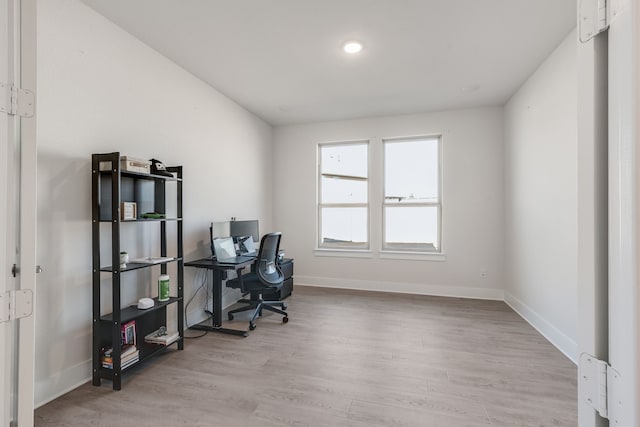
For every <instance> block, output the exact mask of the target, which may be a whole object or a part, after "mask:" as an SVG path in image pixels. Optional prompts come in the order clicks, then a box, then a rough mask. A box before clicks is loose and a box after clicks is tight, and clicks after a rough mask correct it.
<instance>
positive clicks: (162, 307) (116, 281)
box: [91, 152, 184, 390]
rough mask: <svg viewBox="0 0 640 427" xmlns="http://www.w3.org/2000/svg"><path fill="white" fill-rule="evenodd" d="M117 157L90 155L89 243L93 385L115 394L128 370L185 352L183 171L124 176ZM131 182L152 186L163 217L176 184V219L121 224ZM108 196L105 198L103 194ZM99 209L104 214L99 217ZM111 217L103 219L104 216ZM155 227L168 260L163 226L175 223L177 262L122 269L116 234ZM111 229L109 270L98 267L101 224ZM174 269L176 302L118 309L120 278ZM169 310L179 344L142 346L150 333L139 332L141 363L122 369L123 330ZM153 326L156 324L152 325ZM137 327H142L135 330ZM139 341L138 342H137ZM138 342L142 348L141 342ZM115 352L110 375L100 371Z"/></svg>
mask: <svg viewBox="0 0 640 427" xmlns="http://www.w3.org/2000/svg"><path fill="white" fill-rule="evenodd" d="M120 157H121V155H120V153H119V152H113V153H104V154H93V155H92V159H91V169H92V242H93V247H92V249H93V256H92V263H93V273H92V282H93V303H92V311H93V350H92V356H93V372H92V383H93V385H96V386H99V385H100V384H101V380H102V379H108V380H111V381H112V383H113V389H114V390H120V389H121V387H122V373H123V372H125V371H127V370H128V369H129V368H132V367H134V366H139V365H140V363H141V362H143V361H144V360H146V359H148V358H149V357H152V356H154V355H155V354H157V353H159V352H161V351H164V350H166V349H167V347H170V346H172V345H173V344H176V345H177V347H178V350H183V349H184V260H183V256H184V246H183V242H182V239H183V221H182V166H175V167H169V168H167V170H168V171H169V172H171V173H173V174H174V176H173V177H169V176H161V175H153V174H145V173H139V172H132V171H125V170H122V169H121V167H120ZM103 162H108V163H110V165H111V168H110V170H105V171H101V170H100V165H101V163H103ZM123 177H126V178H127V179H128V180H129V181H131V180H133V181H134V182H147V181H150V182H151V183H152V184H151V185H153V197H154V199H153V205H154V206H153V207H154V208H155V209H154V212H160V213H165V212H166V191H165V190H166V186H165V184H166V182H170V181H173V182H176V183H177V184H176V185H177V192H176V193H177V194H176V199H177V200H176V202H177V215H176V218H151V219H141V218H139V219H136V220H127V221H123V220H121V219H120V201H121V200H122V199H121V195H122V193H121V183H122V178H123ZM103 192H106V194H107V195H106V196H105V195H104V194H103ZM101 204H102V205H103V206H102V208H103V209H102V212H101ZM107 215H108V216H109V217H108V218H106V216H107ZM140 222H157V223H159V224H160V256H161V257H166V256H167V222H175V223H176V239H177V242H176V243H177V244H176V246H177V256H176V257H175V258H174V259H172V260H167V261H164V262H161V263H155V264H146V263H145V264H142V263H128V264H127V267H126V268H121V267H120V231H121V228H120V227H121V224H122V223H140ZM104 223H110V224H111V227H110V228H111V233H110V238H111V265H110V266H108V267H101V266H100V265H101V263H100V239H101V234H102V232H101V224H104ZM174 262H175V263H177V276H178V277H177V282H176V283H177V296H175V297H172V298H170V299H169V301H165V302H159V301H157V298H156V299H155V305H154V307H152V308H150V309H146V310H139V309H138V308H137V307H135V306H130V307H122V300H121V283H120V275H121V273H125V272H127V271H132V270H138V269H142V268H149V267H155V266H159V267H160V272H161V274H167V264H169V263H174ZM101 273H108V274H110V276H111V288H112V289H111V291H112V292H111V294H112V296H111V307H112V312H111V313H109V314H107V315H101V314H100V308H101V301H102V298H101V289H100V281H101V280H100V279H101ZM171 304H177V323H178V325H177V326H178V332H179V335H180V336H179V338H178V340H177V341H175V342H174V343H172V344H170V345H169V346H164V345H157V344H150V343H144V342H143V341H144V334H146V333H149V332H151V331H148V330H147V329H146V328H145V325H144V323H143V324H142V325H141V326H142V327H140V328H137V331H136V333H137V334H138V350H140V360H139V361H138V362H136V363H134V364H133V365H131V366H129V367H127V368H125V369H122V366H121V362H120V356H121V354H122V345H121V325H122V324H124V323H126V322H129V321H131V320H134V319H140V321H141V322H144V320H145V318H146V319H156V318H157V316H164V317H165V318H166V308H167V306H169V305H171ZM156 321H157V320H156ZM137 326H140V325H137ZM140 337H142V340H140ZM141 341H142V342H141ZM107 343H108V345H109V346H111V347H112V348H113V353H112V355H113V369H107V368H103V367H102V360H101V359H102V354H103V352H104V349H105V344H107Z"/></svg>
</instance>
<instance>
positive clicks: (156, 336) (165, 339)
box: [144, 327, 180, 345]
mask: <svg viewBox="0 0 640 427" xmlns="http://www.w3.org/2000/svg"><path fill="white" fill-rule="evenodd" d="M178 338H180V334H179V333H178V331H176V332H166V328H164V327H162V328H160V329H158V330H157V331H154V332H151V333H150V334H149V335H147V336H146V337H144V341H145V342H148V343H151V344H161V345H169V344H171V343H174V342H176V341H177V340H178Z"/></svg>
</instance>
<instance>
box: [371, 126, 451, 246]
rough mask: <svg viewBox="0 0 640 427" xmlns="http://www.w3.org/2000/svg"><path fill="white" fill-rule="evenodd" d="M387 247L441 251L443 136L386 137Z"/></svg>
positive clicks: (384, 206)
mask: <svg viewBox="0 0 640 427" xmlns="http://www.w3.org/2000/svg"><path fill="white" fill-rule="evenodd" d="M383 156H384V200H383V244H382V248H383V250H389V251H414V252H440V251H441V246H440V222H441V216H442V203H441V194H440V137H431V136H430V137H419V138H403V139H387V140H383Z"/></svg>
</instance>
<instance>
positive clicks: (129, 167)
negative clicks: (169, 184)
mask: <svg viewBox="0 0 640 427" xmlns="http://www.w3.org/2000/svg"><path fill="white" fill-rule="evenodd" d="M100 170H101V171H108V170H111V162H100ZM120 170H121V171H126V172H139V173H151V162H150V161H148V160H142V159H136V158H134V157H128V156H120Z"/></svg>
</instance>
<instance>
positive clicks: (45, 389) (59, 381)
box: [34, 359, 91, 409]
mask: <svg viewBox="0 0 640 427" xmlns="http://www.w3.org/2000/svg"><path fill="white" fill-rule="evenodd" d="M89 381H91V359H89V360H85V361H82V362H80V363H78V364H75V365H73V366H70V367H68V368H66V369H64V370H62V371H58V372H56V373H55V375H52V376H49V377H47V378H46V379H44V380H41V381H37V382H36V394H37V396H36V403H35V406H34V409H37V408H39V407H41V406H44V405H46V404H47V403H49V402H51V401H53V400H55V399H57V398H59V397H60V396H62V395H64V394H66V393H68V392H70V391H71V390H74V389H76V388H78V387H80V386H81V385H83V384H86V383H87V382H89Z"/></svg>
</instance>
